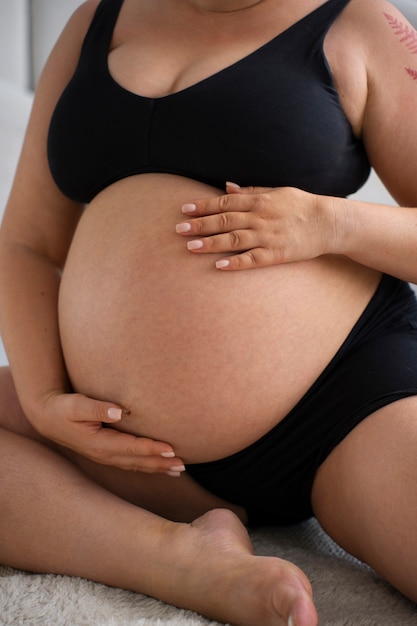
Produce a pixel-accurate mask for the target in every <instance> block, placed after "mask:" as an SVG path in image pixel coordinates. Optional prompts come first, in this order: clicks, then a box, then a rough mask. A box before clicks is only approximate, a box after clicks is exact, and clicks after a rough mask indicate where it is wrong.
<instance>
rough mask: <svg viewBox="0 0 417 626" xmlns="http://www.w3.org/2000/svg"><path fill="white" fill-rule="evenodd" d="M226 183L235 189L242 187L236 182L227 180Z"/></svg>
mask: <svg viewBox="0 0 417 626" xmlns="http://www.w3.org/2000/svg"><path fill="white" fill-rule="evenodd" d="M226 185H227V186H228V187H234V188H235V189H242V187H241V186H240V185H238V184H237V183H232V182H231V181H230V180H228V181H227V183H226Z"/></svg>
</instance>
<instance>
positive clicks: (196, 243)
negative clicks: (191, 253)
mask: <svg viewBox="0 0 417 626" xmlns="http://www.w3.org/2000/svg"><path fill="white" fill-rule="evenodd" d="M202 247H203V242H202V241H201V240H200V239H194V240H193V241H189V242H188V243H187V248H188V249H189V250H200V248H202Z"/></svg>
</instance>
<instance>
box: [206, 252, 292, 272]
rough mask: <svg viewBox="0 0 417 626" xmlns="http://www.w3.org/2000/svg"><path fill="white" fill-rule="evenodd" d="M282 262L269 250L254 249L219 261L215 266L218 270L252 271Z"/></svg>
mask: <svg viewBox="0 0 417 626" xmlns="http://www.w3.org/2000/svg"><path fill="white" fill-rule="evenodd" d="M279 262H280V260H279V259H278V258H277V257H276V256H275V255H274V254H273V253H272V251H271V250H270V249H268V248H252V249H251V250H246V251H245V252H243V253H242V254H235V255H233V256H230V257H228V258H227V259H219V260H218V261H216V263H215V265H216V268H217V269H218V270H222V271H230V270H250V269H255V268H259V267H268V266H271V265H277V264H278V263H279Z"/></svg>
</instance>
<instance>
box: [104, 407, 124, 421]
mask: <svg viewBox="0 0 417 626" xmlns="http://www.w3.org/2000/svg"><path fill="white" fill-rule="evenodd" d="M107 415H108V418H109V419H111V420H113V421H115V422H117V421H119V420H121V419H122V409H115V408H111V409H108V411H107Z"/></svg>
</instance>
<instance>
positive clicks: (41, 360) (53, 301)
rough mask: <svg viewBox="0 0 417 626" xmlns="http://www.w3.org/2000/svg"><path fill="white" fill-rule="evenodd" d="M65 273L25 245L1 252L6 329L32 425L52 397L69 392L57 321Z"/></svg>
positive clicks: (1, 317) (1, 315)
mask: <svg viewBox="0 0 417 626" xmlns="http://www.w3.org/2000/svg"><path fill="white" fill-rule="evenodd" d="M59 282H60V271H59V268H57V267H56V265H54V264H53V263H52V262H51V261H50V260H48V259H47V258H45V257H43V256H41V255H38V254H36V253H35V252H33V251H31V250H30V249H29V248H26V247H24V246H20V245H19V244H8V245H7V244H6V245H3V246H2V248H1V250H0V292H1V294H2V296H1V305H0V324H1V326H0V328H1V334H2V337H3V341H4V344H5V347H6V352H7V355H8V359H9V362H10V365H11V368H12V371H13V378H14V381H15V385H16V389H17V393H18V396H19V399H20V402H21V404H22V406H23V409H24V411H25V412H26V414H27V416H28V418H29V419H33V418H34V416H35V414H36V410H37V407H39V406H40V405H41V404H42V401H43V400H46V398H47V397H48V395H50V394H51V393H53V392H57V391H66V390H68V388H69V385H68V380H67V376H66V371H65V366H64V360H63V357H62V352H61V346H60V340H59V330H58V315H57V298H58V289H59Z"/></svg>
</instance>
